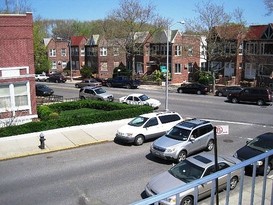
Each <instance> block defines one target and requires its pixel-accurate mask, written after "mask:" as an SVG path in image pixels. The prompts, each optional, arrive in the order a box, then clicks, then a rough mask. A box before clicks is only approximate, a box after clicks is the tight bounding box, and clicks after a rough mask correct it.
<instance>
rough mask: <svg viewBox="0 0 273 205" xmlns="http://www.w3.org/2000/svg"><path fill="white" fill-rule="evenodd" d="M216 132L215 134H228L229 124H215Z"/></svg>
mask: <svg viewBox="0 0 273 205" xmlns="http://www.w3.org/2000/svg"><path fill="white" fill-rule="evenodd" d="M216 134H217V135H228V134H229V126H228V125H216Z"/></svg>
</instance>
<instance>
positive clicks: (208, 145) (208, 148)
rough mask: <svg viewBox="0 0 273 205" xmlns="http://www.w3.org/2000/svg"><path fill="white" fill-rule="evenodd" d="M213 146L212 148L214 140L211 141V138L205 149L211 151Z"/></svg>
mask: <svg viewBox="0 0 273 205" xmlns="http://www.w3.org/2000/svg"><path fill="white" fill-rule="evenodd" d="M213 148H214V142H213V140H210V141H209V142H208V144H207V150H208V151H211V150H213Z"/></svg>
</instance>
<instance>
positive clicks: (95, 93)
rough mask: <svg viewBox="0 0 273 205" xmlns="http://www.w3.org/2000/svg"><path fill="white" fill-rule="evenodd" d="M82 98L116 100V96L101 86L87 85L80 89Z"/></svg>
mask: <svg viewBox="0 0 273 205" xmlns="http://www.w3.org/2000/svg"><path fill="white" fill-rule="evenodd" d="M79 98H80V99H94V100H104V101H110V102H112V101H114V96H113V95H112V94H111V93H108V92H107V91H106V90H104V89H103V88H102V87H101V86H86V87H82V88H81V89H80V91H79Z"/></svg>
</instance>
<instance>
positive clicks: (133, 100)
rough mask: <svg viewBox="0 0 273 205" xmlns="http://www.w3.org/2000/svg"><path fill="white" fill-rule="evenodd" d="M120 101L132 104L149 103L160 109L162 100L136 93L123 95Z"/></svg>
mask: <svg viewBox="0 0 273 205" xmlns="http://www.w3.org/2000/svg"><path fill="white" fill-rule="evenodd" d="M119 102H120V103H126V104H131V105H149V106H151V107H153V108H154V109H158V108H159V106H160V105H161V102H160V101H159V100H156V99H153V98H149V97H148V96H147V95H145V94H140V93H134V94H130V95H127V96H123V97H121V98H119Z"/></svg>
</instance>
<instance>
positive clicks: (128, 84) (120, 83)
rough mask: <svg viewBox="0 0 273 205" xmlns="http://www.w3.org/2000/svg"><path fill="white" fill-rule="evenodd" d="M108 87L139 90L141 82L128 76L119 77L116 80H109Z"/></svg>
mask: <svg viewBox="0 0 273 205" xmlns="http://www.w3.org/2000/svg"><path fill="white" fill-rule="evenodd" d="M106 85H107V86H108V87H125V88H127V89H131V88H137V87H138V86H139V85H140V81H139V80H136V79H131V78H130V77H127V76H117V77H115V78H109V79H107V81H106Z"/></svg>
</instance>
